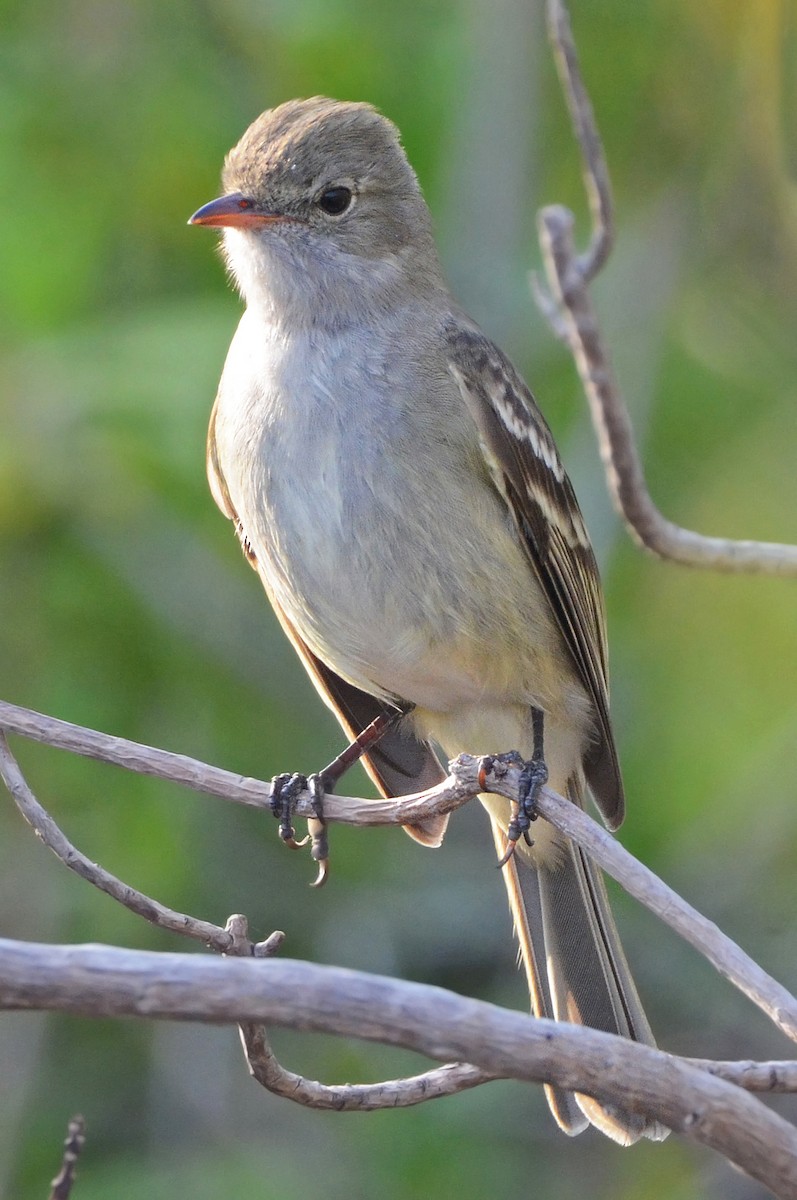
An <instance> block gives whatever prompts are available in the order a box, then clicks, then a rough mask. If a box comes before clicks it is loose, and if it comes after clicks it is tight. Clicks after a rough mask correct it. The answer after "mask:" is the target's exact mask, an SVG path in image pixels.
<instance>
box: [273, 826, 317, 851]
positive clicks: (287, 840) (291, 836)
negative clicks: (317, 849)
mask: <svg viewBox="0 0 797 1200" xmlns="http://www.w3.org/2000/svg"><path fill="white" fill-rule="evenodd" d="M286 832H287V834H288V836H287V837H286V836H285V834H284V833H283V831H282V830H281V829H280V837H281V838H282V841H283V843H284V845H286V846H287V847H288V849H289V850H301V848H302V846H306V845H307V843H308V842H309V841H310V834H309V833H306V834H305V835H304V837H303V838H302V840H301V841H300V842H297V840H296V835H295V833H294V831H293V830H292V829H290V830H286Z"/></svg>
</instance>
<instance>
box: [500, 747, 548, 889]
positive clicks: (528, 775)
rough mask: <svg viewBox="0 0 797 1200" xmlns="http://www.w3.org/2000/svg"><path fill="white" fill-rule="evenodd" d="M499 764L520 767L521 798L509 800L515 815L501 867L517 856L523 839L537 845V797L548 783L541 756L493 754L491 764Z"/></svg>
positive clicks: (519, 784)
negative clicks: (534, 836)
mask: <svg viewBox="0 0 797 1200" xmlns="http://www.w3.org/2000/svg"><path fill="white" fill-rule="evenodd" d="M496 762H498V763H503V764H504V765H506V766H508V767H520V779H519V780H518V798H517V800H511V801H510V804H511V808H512V815H511V817H510V820H509V824H508V826H507V830H506V851H505V852H504V854H503V855H502V857H501V859H500V860H499V863H498V866H499V867H503V866H505V864H506V863H508V862H509V860H510V858H511V857H512V855H513V854H514V853H515V848H516V846H517V844H518V842H519V841H520V839H521V838H523V840H524V842H525V843H526V845H527V846H533V845H534V842H533V840H532V838H531V836H530V834H529V829H530V828H531V822H532V821H536V820H537V816H538V813H537V797H538V795H539V793H540V788H541V787H543V786H544V785H545V784H546V783H547V782H548V768H547V767H546V765H545V760H544V759H543V758H542V757H541V756H539V755H537V754H534V755H533V756H532V757H531V758H530V759H524V758H522V757H521V755H520V754H518V752H517V750H510V751H509V753H508V754H496V755H494V756H493V757H492V760H491V765H493V764H495V763H496Z"/></svg>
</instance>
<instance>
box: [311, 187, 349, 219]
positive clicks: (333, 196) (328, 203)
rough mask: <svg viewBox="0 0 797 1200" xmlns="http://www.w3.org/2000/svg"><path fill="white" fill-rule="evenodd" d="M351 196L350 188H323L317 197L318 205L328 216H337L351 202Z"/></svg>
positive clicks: (343, 211)
mask: <svg viewBox="0 0 797 1200" xmlns="http://www.w3.org/2000/svg"><path fill="white" fill-rule="evenodd" d="M351 197H352V193H351V188H347V187H330V188H325V190H324V191H323V192H322V193H321V195H320V196H319V197H318V207H319V208H320V209H322V210H323V211H324V212H325V213H326V214H327V215H328V216H330V217H339V216H340V215H341V213H345V211H346V209H347V208H348V207H349V205H350V204H351Z"/></svg>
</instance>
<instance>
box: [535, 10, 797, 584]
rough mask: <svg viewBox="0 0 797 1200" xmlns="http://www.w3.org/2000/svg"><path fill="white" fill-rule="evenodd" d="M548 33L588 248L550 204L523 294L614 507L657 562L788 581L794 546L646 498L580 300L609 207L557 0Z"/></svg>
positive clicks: (594, 267)
mask: <svg viewBox="0 0 797 1200" xmlns="http://www.w3.org/2000/svg"><path fill="white" fill-rule="evenodd" d="M548 29H549V36H550V39H551V44H552V46H553V50H554V57H555V59H556V64H557V68H558V70H559V76H560V79H561V81H562V86H563V88H564V90H565V94H566V96H567V100H568V107H569V109H570V113H571V117H572V121H573V127H574V130H575V133H576V137H577V140H578V144H579V147H580V151H581V158H582V169H583V176H584V183H585V187H586V190H587V196H588V199H589V206H590V213H591V217H592V235H591V240H590V245H589V248H588V250H587V251H586V252H585V253H584V254H583V255H579V254H578V252H577V250H576V248H575V244H574V240H573V227H574V224H575V218H574V216H573V214H572V212H571V211H570V210H569V209H567V208H565V207H563V206H562V205H558V204H556V205H551V206H549V207H547V208H543V209H542V210H541V211H540V213H539V214H538V218H537V220H538V230H539V237H540V246H541V248H542V254H543V261H544V264H545V273H546V276H547V279H548V286H549V288H550V294H547V293H545V292H544V291H543V289H542V287H541V286H540V284H539V282H538V281H537V280H534V281H533V290H534V292H535V296H536V299H537V301H538V303H539V305H540V307H541V309H542V311H543V313H544V314H545V316H546V318H547V319H548V320H549V322H550V324H551V326H552V328H553V330H554V332H555V333H556V335H557V336H558V337H561V338H562V339H563V340H564V341H566V342H567V344H568V346H569V348H570V351H571V353H572V355H573V357H574V359H575V361H576V366H577V368H578V373H579V376H580V378H581V382H582V385H583V387H584V391H585V393H586V396H587V400H588V402H589V407H590V413H591V414H592V423H593V426H594V428H595V434H596V437H597V439H598V447H599V450H600V455H601V459H602V461H603V465H604V468H605V471H606V478H607V481H608V486H609V492H610V494H611V496H612V500H613V501H614V504H615V507H616V508H617V510H618V512H619V513H620V515H621V516H622V517H623V519H624V520H625V522H626V525H627V526H628V529H629V531H630V532H631V534H632V536H633V537H634V539H635V540H636V541H637V542H639V543H640V545H642V546H644V547H645V549H647V550H650V551H651V552H652V553H653V554H657V555H659V557H661V558H667V559H671V560H672V561H674V562H679V563H683V564H685V565H688V566H695V567H709V568H711V569H713V570H715V571H732V572H751V573H752V572H758V573H761V574H768V575H783V576H790V577H795V576H797V546H794V545H787V544H783V543H779V542H754V541H735V540H733V539H731V538H721V537H707V536H704V535H703V534H700V533H695V532H694V531H693V530H691V529H684V528H683V527H682V526H680V525H676V524H674V523H673V522H672V521H669V520H667V518H666V517H664V516H663V515H662V513H661V512H660V511H659V509H658V508H657V507H656V505H655V504H654V503H653V500H652V499H651V496H650V493H649V491H648V488H647V484H646V482H645V474H644V471H643V468H642V462H641V460H640V457H639V452H638V450H637V447H636V441H635V438H634V431H633V428H632V426H631V418H630V416H629V414H628V409H627V408H626V405H625V403H624V401H623V398H622V395H621V393H620V388H619V385H618V383H617V379H616V378H615V375H614V371H613V369H612V365H611V359H610V356H609V351H608V349H607V347H606V345H605V343H604V340H603V337H602V335H601V331H600V328H599V325H598V320H597V316H596V313H595V309H594V306H593V304H592V300H591V298H590V295H589V288H588V284H589V282H590V280H591V279H592V278H594V276H595V275H596V273H597V272H598V271H599V270H600V268H601V267H602V266H603V265H604V263H605V262H606V259H607V257H608V255H609V252H610V250H611V246H612V240H613V204H612V193H611V184H610V181H609V173H608V170H607V167H606V159H605V156H604V153H603V146H602V143H601V138H600V134H599V132H598V127H597V124H596V122H595V117H594V113H593V110H592V105H591V104H590V100H589V96H588V95H587V92H586V88H585V87H584V81H583V79H582V76H581V71H580V68H579V65H578V55H577V54H576V48H575V44H574V42H573V36H572V33H571V29H570V19H569V16H568V13H567V8H566V6H565V3H564V0H548Z"/></svg>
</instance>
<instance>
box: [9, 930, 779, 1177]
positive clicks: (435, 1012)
mask: <svg viewBox="0 0 797 1200" xmlns="http://www.w3.org/2000/svg"><path fill="white" fill-rule="evenodd" d="M0 963H2V972H0V977H1V978H2V982H0V1007H2V1008H6V1009H48V1010H55V1011H61V1012H70V1013H75V1014H82V1015H86V1016H143V1017H148V1018H156V1017H157V1018H163V1019H167V1020H193V1021H211V1022H221V1023H227V1022H247V1021H258V1022H263V1021H264V1022H268V1023H269V1024H275V1025H280V1026H286V1027H289V1028H292V1029H298V1030H304V1031H311V1032H323V1033H332V1034H337V1035H340V1036H344V1037H355V1038H364V1039H366V1040H368V1041H379V1042H382V1043H385V1044H388V1045H395V1046H403V1047H405V1048H406V1049H409V1050H415V1051H417V1052H419V1053H421V1054H426V1055H428V1056H429V1057H431V1058H435V1059H438V1060H452V1061H460V1062H470V1063H473V1064H474V1065H475V1066H476V1067H478V1068H480V1069H482V1070H484V1071H486V1072H490V1073H492V1074H497V1075H501V1076H505V1077H507V1078H513V1079H522V1080H526V1081H530V1082H531V1081H534V1082H540V1081H543V1080H549V1081H552V1082H554V1083H556V1084H557V1085H559V1086H560V1087H563V1088H566V1089H568V1090H570V1091H579V1092H586V1093H588V1094H589V1095H592V1096H596V1097H598V1098H599V1099H601V1100H602V1101H604V1102H607V1101H610V1102H616V1103H617V1104H620V1105H622V1107H623V1108H625V1109H628V1110H629V1111H631V1112H643V1113H645V1114H648V1115H650V1116H651V1117H654V1118H655V1119H656V1120H659V1121H661V1122H662V1123H663V1124H664V1125H666V1126H668V1127H669V1128H671V1129H675V1130H678V1131H679V1132H680V1133H682V1134H683V1135H684V1136H685V1137H688V1138H691V1139H693V1140H695V1141H698V1142H702V1143H703V1144H705V1145H708V1146H711V1147H713V1148H714V1149H715V1150H718V1151H719V1152H720V1153H721V1154H724V1155H725V1156H726V1157H727V1158H728V1159H730V1160H731V1161H732V1162H735V1163H736V1164H737V1165H738V1166H740V1167H741V1168H742V1169H743V1170H745V1171H747V1172H748V1174H750V1175H752V1176H753V1177H754V1178H756V1179H758V1180H759V1181H760V1182H761V1183H763V1184H764V1185H765V1186H767V1187H769V1188H770V1189H771V1190H772V1191H773V1192H774V1193H775V1195H777V1196H780V1197H783V1198H784V1200H797V1130H795V1129H794V1128H793V1126H791V1125H789V1124H788V1122H786V1121H784V1120H783V1119H782V1118H781V1117H779V1116H777V1115H776V1114H775V1113H773V1112H771V1111H769V1110H768V1109H767V1108H766V1107H765V1106H764V1105H762V1104H761V1103H760V1102H759V1101H757V1100H756V1099H755V1098H754V1097H752V1096H750V1095H749V1094H747V1093H746V1092H744V1091H742V1090H741V1089H740V1088H737V1087H735V1086H734V1085H733V1084H730V1083H726V1082H725V1081H724V1080H722V1079H718V1078H716V1077H713V1076H711V1075H709V1074H708V1073H707V1072H705V1071H703V1070H701V1069H700V1068H698V1067H693V1066H690V1065H689V1064H688V1063H686V1062H683V1061H681V1060H678V1059H675V1058H673V1057H671V1056H670V1055H667V1054H664V1053H663V1052H662V1051H660V1050H654V1049H652V1048H651V1047H649V1046H643V1045H640V1044H639V1043H634V1042H628V1041H626V1040H625V1039H623V1038H617V1037H614V1036H613V1035H611V1034H606V1033H600V1032H598V1031H597V1030H594V1029H588V1028H586V1027H583V1026H570V1025H564V1024H561V1023H558V1022H551V1021H545V1020H534V1019H531V1018H529V1017H527V1016H525V1015H523V1014H520V1013H512V1012H507V1011H505V1010H503V1009H500V1008H497V1007H495V1006H494V1005H490V1004H485V1003H484V1002H482V1001H478V1000H471V999H468V998H466V997H463V996H458V995H456V994H454V993H452V992H446V991H443V990H442V989H441V988H435V987H430V986H428V985H424V984H418V983H408V982H406V981H397V980H393V979H386V978H384V977H381V976H373V975H365V974H363V973H361V972H358V971H349V970H343V969H341V968H339V967H326V966H316V965H312V964H309V963H303V962H295V961H291V960H285V959H283V960H278V959H266V960H254V959H229V958H227V959H215V958H205V957H198V956H196V955H185V954H155V953H152V952H148V951H131V950H119V949H117V948H115V947H111V946H44V945H39V944H34V943H27V942H13V941H9V940H7V939H0Z"/></svg>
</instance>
